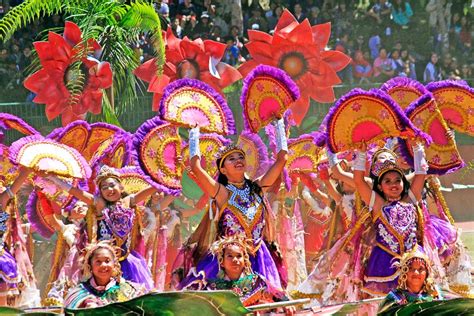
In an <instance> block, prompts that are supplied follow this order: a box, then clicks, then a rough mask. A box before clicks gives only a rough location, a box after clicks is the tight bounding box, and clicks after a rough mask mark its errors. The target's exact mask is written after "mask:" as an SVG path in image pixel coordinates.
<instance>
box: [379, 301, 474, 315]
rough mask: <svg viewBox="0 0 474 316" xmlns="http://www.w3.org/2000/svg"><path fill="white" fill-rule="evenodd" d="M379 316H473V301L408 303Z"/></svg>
mask: <svg viewBox="0 0 474 316" xmlns="http://www.w3.org/2000/svg"><path fill="white" fill-rule="evenodd" d="M379 315H399V316H408V315H427V316H428V315H474V299H470V298H456V299H453V300H446V301H433V302H425V303H419V304H415V303H410V304H407V305H402V306H395V307H393V308H391V309H389V310H387V311H385V312H383V313H379Z"/></svg>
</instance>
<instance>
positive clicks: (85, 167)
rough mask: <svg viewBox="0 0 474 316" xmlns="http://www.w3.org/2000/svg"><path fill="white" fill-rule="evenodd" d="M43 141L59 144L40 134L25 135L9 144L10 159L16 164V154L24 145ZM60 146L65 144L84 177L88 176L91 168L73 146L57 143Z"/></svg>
mask: <svg viewBox="0 0 474 316" xmlns="http://www.w3.org/2000/svg"><path fill="white" fill-rule="evenodd" d="M39 141H41V142H45V143H53V144H59V143H57V142H55V141H54V140H51V139H47V138H44V137H43V136H41V135H31V136H26V137H23V138H20V139H19V140H17V141H15V142H14V143H13V144H11V146H10V160H11V161H12V162H14V163H15V164H17V160H18V154H19V153H20V151H21V149H22V148H23V146H26V145H27V144H30V143H35V142H39ZM59 145H61V146H65V147H67V148H68V150H69V151H70V152H71V154H72V155H73V156H74V157H75V158H76V161H77V162H78V163H79V164H80V165H81V167H82V170H84V176H85V178H90V176H91V173H92V170H91V168H90V166H89V164H88V163H87V161H86V160H85V159H84V157H82V155H81V154H80V153H79V152H78V151H77V150H76V149H74V148H72V147H69V146H67V145H64V144H59Z"/></svg>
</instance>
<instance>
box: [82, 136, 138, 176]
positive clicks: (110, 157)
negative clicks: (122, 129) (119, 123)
mask: <svg viewBox="0 0 474 316" xmlns="http://www.w3.org/2000/svg"><path fill="white" fill-rule="evenodd" d="M131 149H132V135H130V134H129V133H116V134H115V135H112V136H110V137H109V138H107V139H106V140H104V141H102V143H101V144H100V145H99V147H97V149H96V150H95V152H94V154H93V156H92V158H91V160H90V165H91V166H94V167H96V166H99V168H100V166H102V165H107V166H109V167H113V168H116V169H118V168H122V167H124V166H125V165H126V164H127V163H128V161H129V153H130V151H131Z"/></svg>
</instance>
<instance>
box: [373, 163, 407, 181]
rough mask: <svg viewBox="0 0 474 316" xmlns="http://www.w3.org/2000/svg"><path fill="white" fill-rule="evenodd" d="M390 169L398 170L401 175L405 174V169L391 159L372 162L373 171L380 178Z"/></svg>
mask: <svg viewBox="0 0 474 316" xmlns="http://www.w3.org/2000/svg"><path fill="white" fill-rule="evenodd" d="M389 171H396V172H398V173H399V174H400V175H402V176H404V173H403V170H402V169H400V167H398V166H397V164H396V163H394V162H393V161H390V160H385V161H383V162H377V161H376V162H375V163H373V164H372V168H371V172H372V174H373V175H374V176H376V177H377V178H380V177H381V176H383V175H384V174H385V173H387V172H389Z"/></svg>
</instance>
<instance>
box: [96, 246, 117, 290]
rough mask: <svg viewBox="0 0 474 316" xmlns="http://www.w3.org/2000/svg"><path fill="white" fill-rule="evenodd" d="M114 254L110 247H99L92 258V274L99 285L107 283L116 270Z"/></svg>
mask: <svg viewBox="0 0 474 316" xmlns="http://www.w3.org/2000/svg"><path fill="white" fill-rule="evenodd" d="M114 266H115V261H114V256H113V254H112V253H111V252H110V250H108V249H104V248H99V249H97V250H96V251H94V254H93V256H92V259H91V268H92V275H93V276H94V279H95V281H96V283H97V285H106V284H107V283H109V281H110V278H111V277H112V275H113V272H114Z"/></svg>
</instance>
